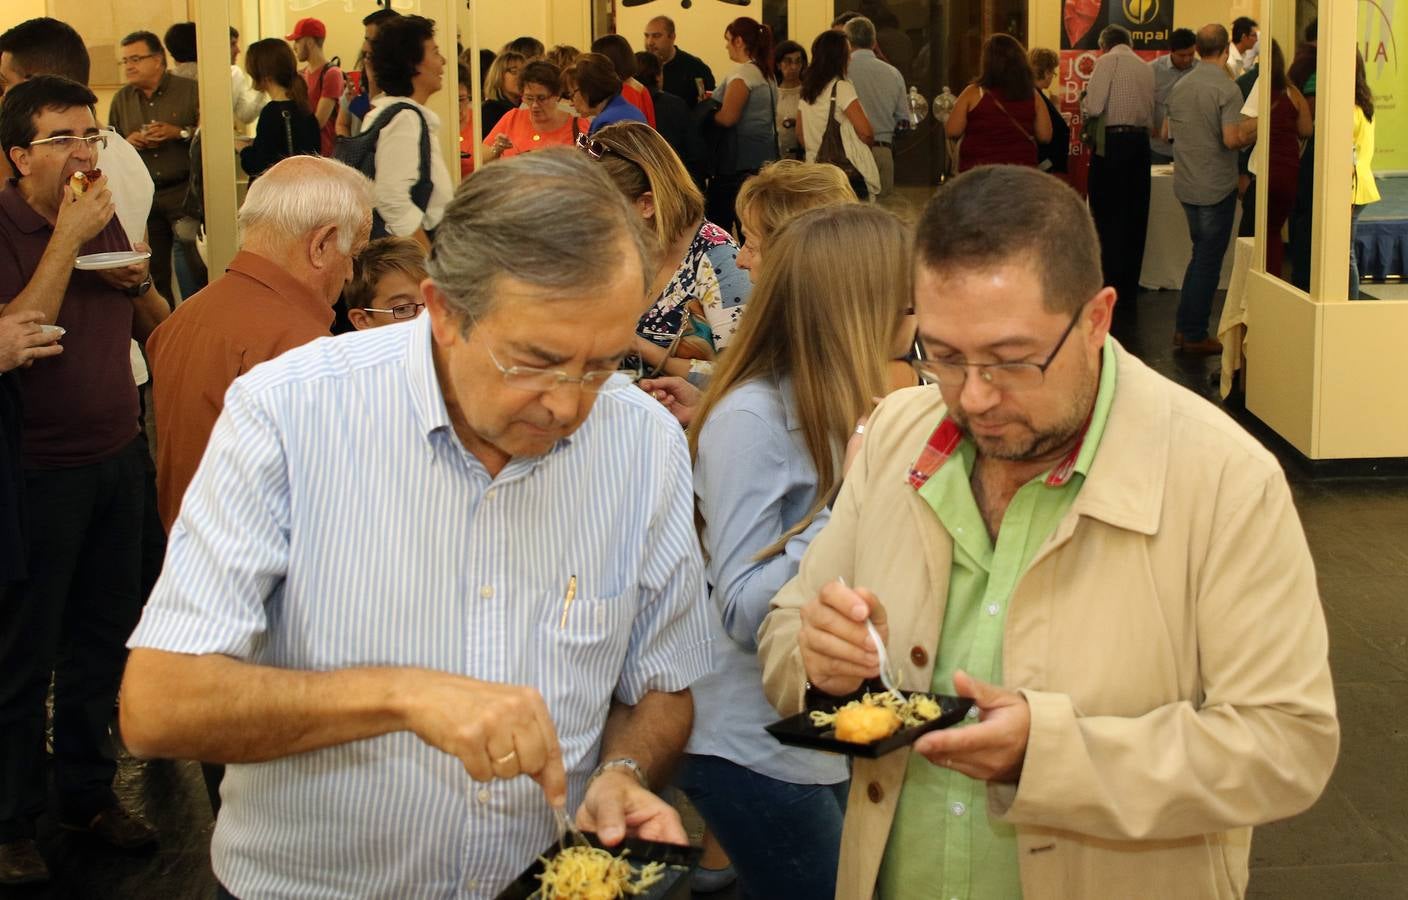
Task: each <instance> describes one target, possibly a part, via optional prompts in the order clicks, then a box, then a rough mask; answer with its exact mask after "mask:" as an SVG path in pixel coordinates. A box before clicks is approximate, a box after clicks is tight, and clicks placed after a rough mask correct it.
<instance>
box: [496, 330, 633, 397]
mask: <svg viewBox="0 0 1408 900" xmlns="http://www.w3.org/2000/svg"><path fill="white" fill-rule="evenodd" d="M484 352H485V353H488V354H489V361H490V362H492V363H493V364H494V368H496V369H498V370H499V372H500V373H502V374H503V376H504V384H506V385H508V386H509V387H511V388H517V389H518V390H520V391H532V392H533V393H535V394H546V393H547V392H548V391H551V390H554V389H556V388H558V387H560V386H562V385H564V384H577V385H581V387H582V390H584V391H591V392H592V393H594V394H595V393H609V392H611V391H619V390H621V389H622V388H625V387H630V386H631V385H633V384H635V383H636V382H637V381H639V380H640V379H641V378H642V377H643V373H642V372H641V371H640V369H639V368H637V369H598V370H596V371H593V372H583V373H582V374H581V375H568V374H567V373H566V372H564V371H562V370H561V369H538V368H534V367H533V366H505V365H504V364H503V363H501V362H499V358H498V357H497V356H495V355H494V350H493V348H491V347H490V346H489V344H488V342H485V344H484ZM616 375H624V376H626V377H625V378H615V377H614V376H616Z"/></svg>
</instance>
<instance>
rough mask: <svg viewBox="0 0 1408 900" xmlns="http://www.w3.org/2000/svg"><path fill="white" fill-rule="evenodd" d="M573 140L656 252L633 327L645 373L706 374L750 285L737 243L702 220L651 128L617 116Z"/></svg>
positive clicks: (693, 194) (676, 161) (683, 174)
mask: <svg viewBox="0 0 1408 900" xmlns="http://www.w3.org/2000/svg"><path fill="white" fill-rule="evenodd" d="M579 146H581V147H582V149H584V150H586V152H587V153H589V154H590V155H591V156H592V157H593V158H594V159H596V160H598V161H600V162H601V164H602V165H603V166H604V167H605V169H606V173H607V174H608V175H610V176H611V179H612V180H613V181H615V182H616V185H617V186H618V187H619V188H620V189H621V192H622V193H624V194H625V195H626V196H627V197H628V198H629V199H630V200H631V201H632V202H633V203H635V205H636V208H637V209H639V210H640V212H641V215H642V216H643V217H644V218H645V219H646V220H647V221H648V222H650V223H651V224H652V225H653V226H654V231H655V233H656V235H657V237H658V238H659V241H660V247H661V250H662V251H663V253H662V256H661V261H660V268H659V270H658V271H657V272H656V273H655V276H654V278H653V279H652V282H651V296H653V297H655V302H654V303H652V304H651V306H650V308H649V309H648V310H646V313H645V315H643V316H642V317H641V320H640V323H639V325H638V326H637V328H636V332H637V334H638V339H637V348H638V352H639V353H640V357H641V360H642V361H643V362H644V364H645V367H646V369H647V371H649V372H652V373H664V374H670V375H681V376H689V375H691V374H694V375H696V376H701V375H702V376H707V374H708V373H709V372H710V371H712V361H713V359H714V357H715V356H716V355H717V354H718V353H719V351H721V350H723V349H724V348H725V347H727V346H728V342H729V340H730V339H731V338H732V337H733V334H734V332H735V331H737V330H738V321H739V319H740V317H741V316H742V315H743V308H744V306H745V305H746V304H747V302H748V292H749V290H750V289H751V287H752V284H751V282H750V281H749V279H748V273H746V272H744V271H743V270H742V269H740V268H738V245H737V244H736V243H734V241H733V238H731V237H729V235H728V232H726V231H724V230H723V229H722V228H720V227H719V226H717V225H715V224H714V223H712V222H710V221H708V220H707V219H705V218H704V197H703V195H702V194H700V192H699V189H698V188H697V187H695V185H694V181H693V179H691V178H690V176H689V172H688V171H687V170H686V169H685V167H684V163H682V162H680V158H679V157H678V156H676V155H675V152H674V150H672V149H670V145H669V144H667V143H665V140H664V139H663V138H661V137H660V135H659V134H658V133H656V131H655V130H654V129H653V128H650V127H649V126H647V125H642V124H640V123H637V122H621V123H618V124H615V125H608V126H607V127H605V128H603V129H601V130H600V131H598V132H597V133H596V134H595V135H593V136H592V137H591V139H585V138H584V139H583V140H582V141H581V142H580V143H579Z"/></svg>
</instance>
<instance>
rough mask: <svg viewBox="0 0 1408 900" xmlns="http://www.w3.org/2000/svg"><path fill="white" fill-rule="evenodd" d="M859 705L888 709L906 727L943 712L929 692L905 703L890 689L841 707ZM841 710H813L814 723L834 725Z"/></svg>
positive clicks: (932, 718) (825, 726)
mask: <svg viewBox="0 0 1408 900" xmlns="http://www.w3.org/2000/svg"><path fill="white" fill-rule="evenodd" d="M858 706H874V707H878V708H880V709H888V710H889V711H890V712H892V713H894V714H895V715H897V716H899V718H900V721H901V722H903V723H904V724H905V726H906V727H913V726H915V725H923V724H924V723H925V722H932V721H933V720H935V719H937V718H938V717H939V716H940V715H941V714H942V713H943V708H942V707H940V706H939V701H937V700H935V699H934V698H933V697H930V696H929V695H927V694H911V695H910V696H909V699H908V700H906V701H905V702H903V703H901V702H900V701H899V700H897V699H895V695H894V694H891V693H890V692H889V691H884V692H882V693H879V694H866V695H865V696H864V697H862V698H861V699H859V700H852V701H851V702H850V703H847V704H846V705H845V706H843V707H841V709H851V708H853V707H858ZM840 711H841V710H840V709H838V710H835V711H834V712H822V711H821V710H813V711H812V714H811V717H812V724H813V725H815V726H816V727H818V728H831V727H834V726H835V725H836V713H838V712H840Z"/></svg>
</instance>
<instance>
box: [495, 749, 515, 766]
mask: <svg viewBox="0 0 1408 900" xmlns="http://www.w3.org/2000/svg"><path fill="white" fill-rule="evenodd" d="M517 755H518V751H517V750H510V751H508V752H507V753H505V754H504V755H503V756H500V757H499V758H498V759H496V760H494V765H496V766H502V765H507V764H508V763H509V762H511V761H512V760H513V758H514V757H515V756H517Z"/></svg>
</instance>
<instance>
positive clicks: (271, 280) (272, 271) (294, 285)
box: [225, 250, 334, 328]
mask: <svg viewBox="0 0 1408 900" xmlns="http://www.w3.org/2000/svg"><path fill="white" fill-rule="evenodd" d="M225 271H226V272H234V273H236V274H239V275H243V276H244V277H246V278H248V279H250V280H251V281H257V282H259V283H260V284H262V285H264V287H266V288H268V289H269V290H270V291H272V292H274V293H275V294H278V295H279V296H280V297H283V298H285V299H286V300H290V301H293V302H294V303H296V304H297V306H298V308H299V309H301V310H303V311H304V312H307V313H308V314H309V315H312V316H313V317H314V318H316V319H317V320H318V321H319V322H321V323H323V324H324V325H326V326H327V327H329V328H331V327H332V322H333V318H334V313H333V309H332V306H330V305H329V304H328V302H327V301H326V300H325V299H323V298H322V297H320V296H318V295H317V294H316V293H315V292H314V291H313V290H312V289H311V288H310V287H309V286H308V285H306V284H304V283H303V282H301V281H299V280H298V279H297V278H294V277H293V276H292V275H290V274H289V273H288V272H286V271H284V270H283V269H281V268H279V266H278V265H277V264H276V263H274V262H273V261H272V260H269V259H265V258H264V257H262V256H260V255H259V254H257V253H251V252H249V251H248V250H241V251H239V252H238V253H236V254H235V258H234V259H232V260H230V264H229V265H228V266H226V267H225Z"/></svg>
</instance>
